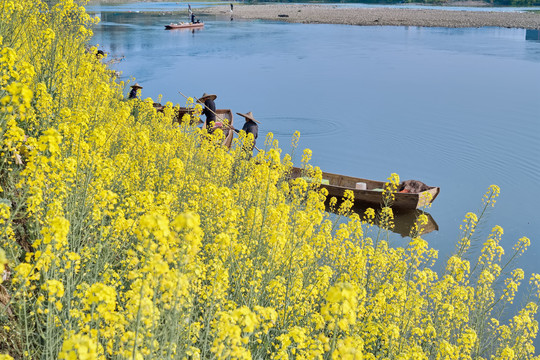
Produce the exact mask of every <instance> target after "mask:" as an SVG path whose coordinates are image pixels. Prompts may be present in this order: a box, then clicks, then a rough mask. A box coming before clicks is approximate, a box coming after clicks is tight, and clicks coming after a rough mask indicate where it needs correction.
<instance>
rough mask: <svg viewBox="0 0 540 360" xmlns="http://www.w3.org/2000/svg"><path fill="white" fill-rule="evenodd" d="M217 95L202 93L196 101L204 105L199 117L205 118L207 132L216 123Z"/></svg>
mask: <svg viewBox="0 0 540 360" xmlns="http://www.w3.org/2000/svg"><path fill="white" fill-rule="evenodd" d="M216 98H217V95H214V94H207V93H204V94H203V96H201V97H200V98H199V100H197V101H198V102H200V103H201V104H203V105H204V109H203V112H202V114H201V115H204V116H206V121H205V126H206V128H207V129H208V130H210V129H212V126H213V123H214V122H215V121H216V103H215V102H214V100H216Z"/></svg>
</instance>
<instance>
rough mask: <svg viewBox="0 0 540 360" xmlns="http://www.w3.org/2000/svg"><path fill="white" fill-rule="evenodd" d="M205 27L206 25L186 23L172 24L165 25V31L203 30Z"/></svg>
mask: <svg viewBox="0 0 540 360" xmlns="http://www.w3.org/2000/svg"><path fill="white" fill-rule="evenodd" d="M203 27H204V23H202V22H201V23H185V22H181V23H179V24H173V23H170V24H169V25H165V30H174V29H201V28H203Z"/></svg>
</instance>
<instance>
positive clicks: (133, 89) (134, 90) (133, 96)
mask: <svg viewBox="0 0 540 360" xmlns="http://www.w3.org/2000/svg"><path fill="white" fill-rule="evenodd" d="M142 88H143V87H142V86H141V85H139V83H135V85H131V91H130V92H129V96H128V99H136V98H137V91H138V90H139V89H142Z"/></svg>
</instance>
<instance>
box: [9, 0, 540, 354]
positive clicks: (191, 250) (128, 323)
mask: <svg viewBox="0 0 540 360" xmlns="http://www.w3.org/2000/svg"><path fill="white" fill-rule="evenodd" d="M83 5H84V4H83V3H82V2H80V1H74V0H49V1H41V0H0V13H1V18H0V123H1V128H0V131H1V133H0V137H1V146H2V149H1V153H0V231H1V236H0V275H1V276H0V354H1V355H0V359H137V360H138V359H530V358H533V357H534V353H535V349H534V346H533V340H534V339H535V337H536V335H537V332H538V322H537V321H536V320H535V316H536V312H537V309H538V298H539V286H540V275H537V274H533V275H532V276H530V279H529V280H525V281H524V279H525V274H524V273H523V271H522V270H520V269H513V268H511V267H510V266H511V264H513V262H512V261H510V262H509V261H506V260H504V261H503V259H507V258H509V259H510V260H514V259H515V258H516V257H517V256H519V255H520V254H521V253H523V252H524V251H525V250H526V248H527V246H528V245H529V239H527V238H522V239H519V240H518V241H517V243H516V245H515V247H514V248H513V249H512V251H511V252H510V253H509V254H506V256H505V257H503V255H504V254H505V250H503V248H502V247H501V246H500V240H501V237H502V235H503V229H502V228H501V227H500V226H495V227H493V229H492V231H491V233H490V234H488V235H487V238H486V239H485V241H484V243H483V248H482V249H481V251H477V252H479V256H477V257H476V258H473V257H472V256H471V252H470V250H471V239H472V237H473V235H474V234H475V231H476V229H477V227H478V224H479V223H480V222H481V221H482V218H483V213H484V211H485V210H486V209H488V208H489V207H491V206H493V205H494V203H495V201H496V198H497V195H498V193H499V188H498V187H496V186H492V187H490V188H489V189H488V191H487V193H486V195H485V197H484V199H483V207H482V208H481V211H480V212H479V215H477V214H475V213H468V214H467V215H466V217H465V219H464V222H463V224H462V226H461V230H460V233H461V235H460V240H459V242H458V244H456V251H455V253H454V254H453V256H451V257H450V258H449V260H448V261H447V263H446V266H445V267H443V271H441V272H439V273H438V272H436V271H435V270H434V264H435V262H436V261H437V251H436V250H434V249H432V248H430V247H429V245H428V243H427V242H426V241H425V240H424V239H422V234H421V231H420V230H419V229H421V224H422V223H423V222H425V221H426V217H425V216H420V217H419V218H418V224H417V226H415V227H414V228H413V229H412V230H411V236H410V239H409V240H408V243H407V244H405V246H403V247H393V246H390V244H389V242H388V239H387V236H386V235H387V231H388V229H390V228H391V227H392V218H393V213H392V210H391V201H392V189H395V186H396V185H397V183H398V182H399V177H398V176H397V175H395V174H393V175H392V176H390V178H389V181H388V184H387V190H386V191H385V193H384V194H385V199H386V203H385V205H386V206H385V207H384V208H383V209H382V211H380V212H375V211H374V210H368V211H367V212H366V213H365V214H354V213H351V212H350V209H351V206H352V200H353V199H352V195H351V194H347V196H346V198H345V199H344V201H343V202H342V203H341V205H340V207H339V208H338V210H337V212H338V213H339V214H341V216H337V217H336V216H331V215H329V214H328V213H327V212H325V204H324V201H325V197H326V194H325V193H324V191H322V190H319V189H318V186H317V181H319V182H320V180H321V173H320V170H318V169H316V168H313V167H311V166H310V165H309V160H310V157H311V152H310V151H309V150H306V151H305V152H304V154H303V157H302V164H301V166H302V167H303V168H304V169H305V174H306V176H305V177H302V178H297V179H295V180H290V179H289V177H288V175H287V174H288V172H289V171H290V169H291V167H292V165H293V164H292V160H291V159H292V156H291V155H287V154H282V152H281V150H280V148H279V146H278V144H277V141H275V140H273V139H272V136H271V135H269V136H268V137H267V139H266V141H265V144H264V149H263V150H261V151H260V152H258V153H257V155H256V156H254V157H252V158H251V157H249V156H246V153H245V151H244V150H243V149H244V148H245V147H247V148H250V147H249V144H248V145H247V146H246V144H245V143H246V142H249V141H251V139H250V138H246V137H245V134H241V135H240V137H238V138H237V139H235V140H234V143H233V145H232V147H231V149H228V148H225V147H223V146H221V141H222V137H223V133H222V132H221V131H220V130H217V131H216V132H215V133H213V134H208V133H207V132H206V130H204V129H203V130H201V129H199V128H197V127H195V126H191V125H188V123H189V122H188V121H186V122H184V123H183V125H181V126H178V125H177V124H173V121H172V120H173V117H174V107H173V105H172V104H171V103H168V104H167V106H166V107H165V110H164V111H163V112H156V111H155V110H154V107H153V104H152V103H153V101H152V99H145V100H141V99H135V100H127V99H126V98H125V97H124V95H123V92H124V86H125V84H123V83H122V82H119V81H117V80H116V79H115V77H114V73H113V72H112V71H111V70H110V69H108V68H107V66H106V65H104V63H103V59H101V58H100V57H98V56H96V51H97V49H96V48H92V47H89V40H90V38H91V35H92V32H91V27H92V24H93V23H95V22H96V19H94V18H92V17H90V16H89V15H87V14H86V12H85V9H84V7H83ZM188 106H191V107H195V106H194V104H193V102H190V103H188ZM196 110H197V111H196V112H195V114H197V113H198V112H199V113H200V107H199V108H197V109H196ZM195 116H196V115H195ZM186 120H187V119H186ZM298 136H299V134H296V135H295V137H294V138H293V143H295V144H297V143H298ZM310 178H311V180H312V181H306V179H308V180H309V179H310ZM332 202H333V203H335V200H332ZM377 216H378V217H380V219H379V222H378V223H379V224H382V225H380V227H379V228H377V229H379V230H375V229H376V228H375V227H374V226H373V225H372V224H373V222H374V219H375V217H377ZM344 217H345V218H347V221H342V220H343V218H344ZM385 232H386V233H385ZM385 234H386V235H385ZM522 282H525V287H527V288H528V289H527V290H524V291H525V292H526V294H527V295H526V296H525V298H526V302H525V305H524V306H523V307H522V308H520V309H518V310H517V311H516V313H515V314H514V315H509V316H508V317H507V318H508V319H509V320H504V321H503V320H502V319H503V314H506V312H505V311H506V309H507V308H508V307H509V305H510V304H512V302H513V301H514V298H515V297H516V293H517V291H518V287H519V286H520V284H521V283H522ZM527 283H528V284H527ZM527 285H528V286H527Z"/></svg>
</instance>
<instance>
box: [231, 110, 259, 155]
mask: <svg viewBox="0 0 540 360" xmlns="http://www.w3.org/2000/svg"><path fill="white" fill-rule="evenodd" d="M237 114H238V115H240V116H242V117H244V119H246V122H245V123H244V126H243V127H242V130H243V131H245V132H246V136H248V135H249V134H251V135H252V136H253V145H252V146H251V149H246V150H249V151H253V148H257V147H256V146H255V143H256V141H257V137H258V135H259V125H257V124H260V122H259V121H258V120H255V118H254V117H253V114H252V113H251V111H250V112H248V113H247V114H242V113H239V112H237ZM232 130H234V131H235V132H237V133H238V132H240V130H238V129H235V128H234V127H232ZM257 150H258V149H257Z"/></svg>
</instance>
